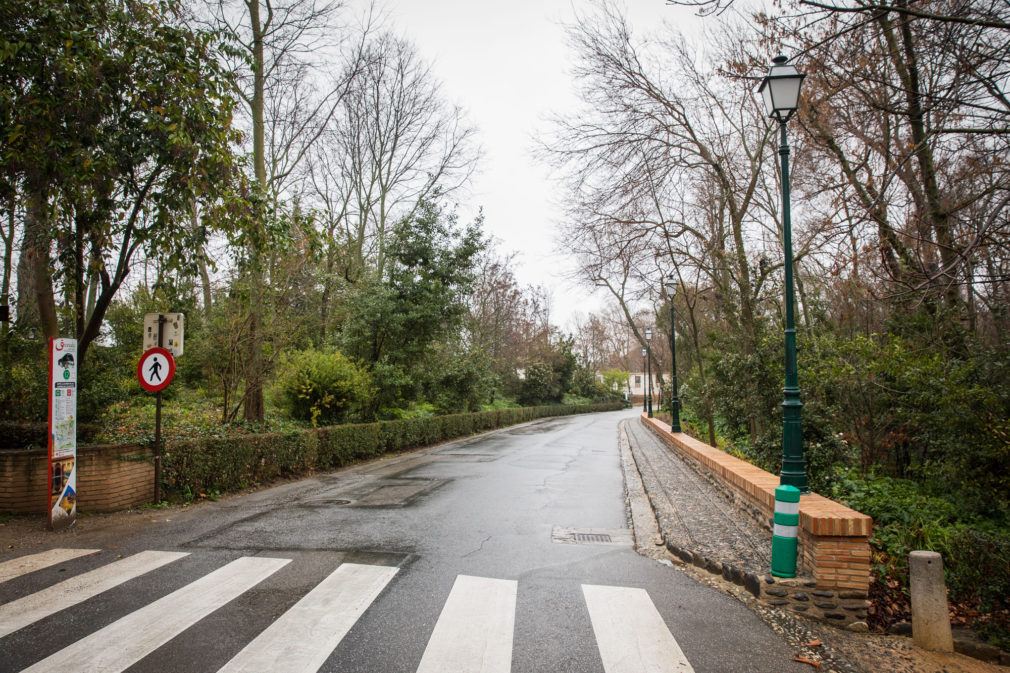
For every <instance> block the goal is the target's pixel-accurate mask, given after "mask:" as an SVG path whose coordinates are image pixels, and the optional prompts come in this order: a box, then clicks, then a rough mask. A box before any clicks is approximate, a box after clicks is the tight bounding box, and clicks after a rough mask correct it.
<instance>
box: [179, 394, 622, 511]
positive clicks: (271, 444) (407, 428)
mask: <svg viewBox="0 0 1010 673" xmlns="http://www.w3.org/2000/svg"><path fill="white" fill-rule="evenodd" d="M623 408H624V405H623V404H622V403H620V402H608V403H603V404H591V405H584V406H566V405H553V406H542V407H523V408H520V409H496V410H494V411H480V412H476V413H472V414H451V415H448V416H434V417H431V418H407V419H403V420H397V421H381V422H379V423H362V424H355V425H335V426H331V427H325V428H316V429H313V430H304V431H300V432H288V433H274V434H264V435H246V436H244V437H234V438H203V439H193V440H183V441H173V442H170V443H169V444H168V445H167V446H166V448H165V455H164V457H163V459H162V470H163V471H162V475H163V480H164V485H165V486H166V488H167V489H169V490H170V491H174V492H176V493H179V494H181V495H182V496H183V497H189V498H191V497H195V496H197V495H198V494H200V493H213V492H225V491H230V490H235V489H240V488H246V487H248V486H252V485H255V484H261V483H264V482H268V481H271V480H273V479H277V478H283V477H295V476H298V475H302V474H305V473H306V472H309V471H311V470H329V469H334V468H338V467H343V466H345V465H350V464H352V463H356V462H360V461H363V460H368V459H370V458H376V457H378V456H382V455H384V454H388V453H397V452H400V451H407V450H410V449H415V448H419V447H423V446H428V445H431V444H435V443H438V442H442V441H446V440H450V439H456V438H459V437H466V436H468V435H472V434H474V433H477V432H484V431H486V430H493V429H495V428H503V427H506V426H509V425H515V424H517V423H525V422H526V421H532V420H535V419H537V418H545V417H548V416H565V415H569V414H580V413H590V412H597V411H616V410H618V409H623Z"/></svg>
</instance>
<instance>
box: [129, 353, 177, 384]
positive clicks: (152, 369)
mask: <svg viewBox="0 0 1010 673" xmlns="http://www.w3.org/2000/svg"><path fill="white" fill-rule="evenodd" d="M174 376H175V359H174V358H173V357H172V354H171V353H170V352H168V350H167V349H165V348H150V349H148V350H147V351H145V352H144V354H143V355H141V356H140V363H139V364H138V365H137V379H138V380H139V381H140V385H141V387H142V388H143V389H144V390H147V391H150V392H152V393H156V392H158V391H159V390H164V389H165V388H167V387H168V384H169V383H171V382H172V377H174Z"/></svg>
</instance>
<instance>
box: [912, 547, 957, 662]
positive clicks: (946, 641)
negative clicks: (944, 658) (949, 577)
mask: <svg viewBox="0 0 1010 673" xmlns="http://www.w3.org/2000/svg"><path fill="white" fill-rule="evenodd" d="M908 585H909V591H910V593H911V595H912V640H913V641H915V644H916V645H918V646H919V647H921V648H922V649H924V650H932V651H934V652H953V651H954V639H953V638H952V636H951V634H950V617H949V615H948V611H947V584H946V582H944V579H943V558H942V557H941V556H940V555H939V554H938V553H936V552H935V551H914V552H912V553H910V554H909V555H908Z"/></svg>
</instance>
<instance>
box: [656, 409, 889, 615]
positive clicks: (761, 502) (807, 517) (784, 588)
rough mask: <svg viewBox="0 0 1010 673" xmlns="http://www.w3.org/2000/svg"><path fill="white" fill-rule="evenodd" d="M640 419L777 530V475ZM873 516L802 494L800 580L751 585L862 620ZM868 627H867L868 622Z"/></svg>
mask: <svg viewBox="0 0 1010 673" xmlns="http://www.w3.org/2000/svg"><path fill="white" fill-rule="evenodd" d="M642 423H644V424H645V426H646V427H647V428H649V429H650V430H651V431H652V432H653V433H654V434H656V435H657V436H658V437H659V438H660V439H661V440H662V441H663V442H664V443H665V444H666V445H667V446H669V447H670V448H672V449H673V450H674V451H676V452H677V453H678V454H679V455H680V456H682V457H684V458H685V459H687V460H688V461H689V462H691V463H692V464H693V465H694V466H695V468H696V469H697V470H698V471H699V472H701V473H702V474H704V475H707V476H708V477H709V478H710V481H711V482H712V483H714V484H715V485H716V486H717V487H719V488H720V489H721V490H722V491H723V493H725V494H726V495H727V497H729V499H730V500H731V501H732V502H733V503H734V504H735V505H736V507H737V509H738V510H739V511H740V512H742V513H743V514H745V515H747V516H749V517H751V518H753V519H754V520H755V521H756V522H757V523H758V524H759V525H760V526H761V527H762V528H764V529H765V530H767V531H769V532H770V531H771V529H772V517H773V515H774V513H775V489H776V488H777V487H778V486H779V477H778V476H776V475H774V474H771V473H769V472H765V471H764V470H762V469H761V468H759V467H755V466H754V465H751V464H750V463H748V462H746V461H744V460H740V459H739V458H736V457H734V456H731V455H729V454H728V453H726V452H724V451H720V450H719V449H716V448H714V447H712V446H709V445H708V444H706V443H704V442H702V441H700V440H697V439H695V438H694V437H691V436H690V435H687V434H685V433H674V432H671V430H670V426H669V425H668V424H666V423H663V422H662V421H660V420H658V419H656V418H648V417H647V416H645V415H644V414H643V415H642ZM872 531H873V519H871V518H870V517H868V516H866V515H865V514H860V513H859V512H857V511H855V510H853V509H850V508H848V507H846V506H844V505H841V504H839V503H837V502H834V501H832V500H829V499H827V498H825V497H823V496H820V495H817V494H816V493H805V494H803V496H802V497H801V498H800V526H799V555H798V558H797V572H798V575H799V576H798V577H796V578H790V579H783V578H777V577H772V576H770V575H769V576H767V577H765V578H763V579H759V578H751V581H750V582H748V583H746V585H747V588H748V589H749V590H750V591H751V592H752V593H754V594H755V595H757V596H758V597H759V598H762V599H764V600H765V601H766V602H768V603H769V604H771V605H774V606H776V607H788V608H789V609H791V610H793V611H795V612H802V613H805V614H808V615H810V616H815V617H820V618H823V619H826V620H830V621H835V622H838V623H841V624H853V623H858V622H862V621H863V620H865V618H866V611H867V608H868V607H869V603H868V602H867V598H868V595H869V593H868V592H869V586H870V542H869V539H870V536H871V534H872ZM863 626H865V624H863Z"/></svg>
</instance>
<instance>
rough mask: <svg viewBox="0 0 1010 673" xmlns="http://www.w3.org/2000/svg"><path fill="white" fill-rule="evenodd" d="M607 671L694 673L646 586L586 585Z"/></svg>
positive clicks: (601, 654) (595, 631) (590, 610)
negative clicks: (635, 587) (644, 587)
mask: <svg viewBox="0 0 1010 673" xmlns="http://www.w3.org/2000/svg"><path fill="white" fill-rule="evenodd" d="M582 593H583V594H584V595H585V597H586V606H587V607H588V608H589V618H590V620H591V621H592V623H593V632H594V633H595V634H596V645H597V647H599V648H600V657H601V658H602V659H603V669H604V670H605V671H606V672H607V673H694V669H693V668H692V667H691V664H690V662H688V660H687V657H685V656H684V652H683V651H682V650H681V649H680V645H678V644H677V640H676V639H675V638H674V637H673V634H672V633H670V629H668V628H666V623H665V622H664V621H663V617H662V616H661V615H660V614H659V611H658V610H657V609H656V606H655V605H654V604H653V602H652V599H651V598H649V594H648V592H646V591H645V590H644V589H632V588H626V587H605V586H596V585H590V584H583V585H582Z"/></svg>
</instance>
